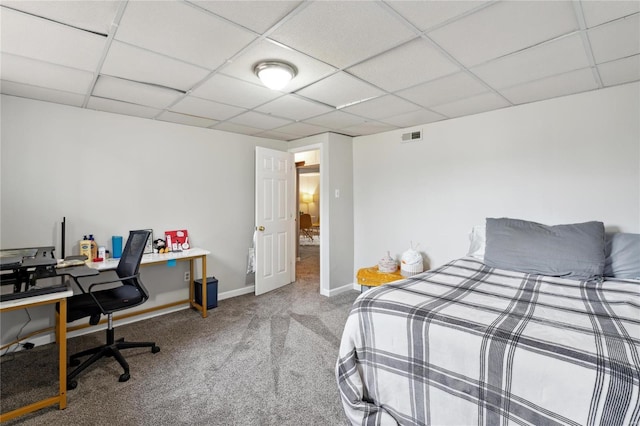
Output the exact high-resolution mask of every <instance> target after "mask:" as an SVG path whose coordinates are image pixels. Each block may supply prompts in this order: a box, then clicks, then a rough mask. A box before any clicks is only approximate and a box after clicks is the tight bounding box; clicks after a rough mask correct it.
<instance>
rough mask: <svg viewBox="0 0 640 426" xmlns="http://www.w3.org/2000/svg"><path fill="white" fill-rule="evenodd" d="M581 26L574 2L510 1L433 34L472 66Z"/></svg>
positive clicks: (438, 41)
mask: <svg viewBox="0 0 640 426" xmlns="http://www.w3.org/2000/svg"><path fill="white" fill-rule="evenodd" d="M577 29H578V24H577V22H576V18H575V12H574V10H573V6H572V5H571V2H570V1H506V2H497V3H495V4H492V5H491V6H488V7H485V8H484V9H482V10H480V11H478V12H476V13H473V14H471V15H468V16H465V17H463V18H461V19H459V20H457V21H454V22H452V23H450V24H448V25H445V26H443V27H441V28H438V29H436V30H434V31H432V32H430V33H429V37H431V38H432V39H433V40H435V41H436V42H437V43H438V44H439V45H440V46H442V47H443V48H444V49H445V50H447V51H448V52H449V53H451V54H452V55H453V56H454V57H455V58H456V59H457V60H459V61H460V62H461V63H463V64H464V65H466V66H467V67H471V66H474V65H477V64H479V63H482V62H485V61H488V60H490V59H494V58H497V57H499V56H502V55H506V54H508V53H511V52H515V51H518V50H520V49H524V48H526V47H529V46H533V45H535V44H538V43H541V42H543V41H546V40H550V39H552V38H555V37H558V36H560V35H563V34H567V33H569V32H571V31H574V30H577Z"/></svg>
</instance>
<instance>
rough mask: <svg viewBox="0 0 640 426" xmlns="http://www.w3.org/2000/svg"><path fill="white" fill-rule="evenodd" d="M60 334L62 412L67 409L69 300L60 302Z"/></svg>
mask: <svg viewBox="0 0 640 426" xmlns="http://www.w3.org/2000/svg"><path fill="white" fill-rule="evenodd" d="M57 317H58V318H57V320H58V322H57V324H56V327H57V328H58V332H57V333H56V337H57V340H58V341H57V343H58V358H59V359H58V363H59V365H58V372H59V375H60V380H59V383H60V392H59V397H60V403H59V407H60V409H61V410H64V409H65V408H67V299H61V300H60V312H59V313H58V315H57Z"/></svg>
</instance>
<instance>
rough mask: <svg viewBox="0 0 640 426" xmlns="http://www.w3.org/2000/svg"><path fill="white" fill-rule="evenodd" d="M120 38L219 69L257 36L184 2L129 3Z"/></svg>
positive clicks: (117, 36)
mask: <svg viewBox="0 0 640 426" xmlns="http://www.w3.org/2000/svg"><path fill="white" fill-rule="evenodd" d="M116 39H117V40H122V41H126V42H128V43H131V44H134V45H136V46H141V47H144V48H146V49H150V50H153V51H155V52H159V53H162V54H164V55H168V56H172V57H175V58H178V59H181V60H184V61H186V62H189V63H192V64H196V65H200V66H203V67H206V68H208V69H215V68H217V67H218V66H220V65H221V64H223V63H224V62H225V61H226V60H227V59H229V58H231V57H232V56H233V55H234V54H235V53H236V52H237V51H238V50H239V49H241V48H242V47H244V46H246V45H247V44H249V43H250V42H251V41H252V40H254V39H255V35H254V34H252V33H251V32H249V31H247V30H245V29H242V28H239V27H238V26H235V25H233V24H230V23H228V22H226V21H224V20H222V19H220V18H216V17H214V16H212V15H211V14H208V13H205V12H203V11H201V10H198V9H196V8H194V7H191V6H189V5H188V4H186V3H182V2H170V1H134V2H129V3H128V5H127V9H126V11H125V13H124V16H123V17H122V20H121V21H120V26H119V28H118V32H117V33H116Z"/></svg>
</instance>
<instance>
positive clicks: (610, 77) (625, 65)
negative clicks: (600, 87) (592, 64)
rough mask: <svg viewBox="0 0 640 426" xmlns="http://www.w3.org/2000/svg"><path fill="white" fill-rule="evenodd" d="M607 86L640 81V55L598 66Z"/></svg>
mask: <svg viewBox="0 0 640 426" xmlns="http://www.w3.org/2000/svg"><path fill="white" fill-rule="evenodd" d="M598 70H599V71H600V77H601V78H602V82H603V83H604V85H605V86H613V85H616V84H622V83H629V82H631V81H638V80H640V55H634V56H629V57H628V58H624V59H618V60H617V61H611V62H606V63H604V64H600V65H598Z"/></svg>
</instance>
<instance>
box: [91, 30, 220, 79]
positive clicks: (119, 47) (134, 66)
mask: <svg viewBox="0 0 640 426" xmlns="http://www.w3.org/2000/svg"><path fill="white" fill-rule="evenodd" d="M102 74H107V75H112V76H115V77H122V78H126V79H129V80H135V81H140V82H143V83H152V84H159V85H161V86H166V87H171V88H174V89H179V90H182V91H187V90H189V89H191V88H192V87H193V86H194V85H195V84H196V83H197V82H199V81H201V80H202V79H203V78H205V77H206V76H207V75H208V74H209V72H208V71H207V70H205V69H203V68H200V67H195V66H193V65H189V64H185V63H184V62H181V61H177V60H175V59H171V58H167V57H166V56H162V55H158V54H156V53H153V52H149V51H148V50H144V49H139V48H137V47H134V46H129V45H127V44H124V43H119V42H116V41H114V42H113V43H112V44H111V48H110V49H109V53H108V54H107V58H106V59H105V61H104V64H103V66H102Z"/></svg>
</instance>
